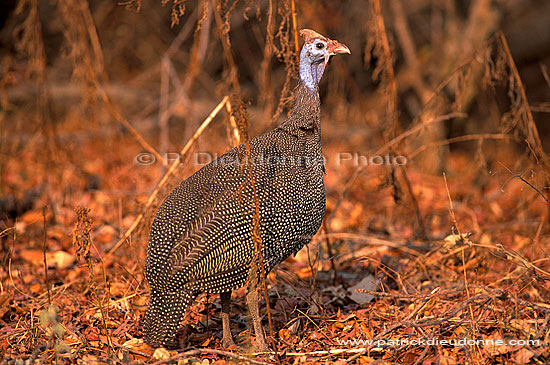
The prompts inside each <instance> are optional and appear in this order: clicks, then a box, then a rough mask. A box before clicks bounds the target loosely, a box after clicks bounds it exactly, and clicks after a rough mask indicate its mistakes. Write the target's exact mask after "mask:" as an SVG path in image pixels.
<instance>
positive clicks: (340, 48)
mask: <svg viewBox="0 0 550 365" xmlns="http://www.w3.org/2000/svg"><path fill="white" fill-rule="evenodd" d="M328 53H329V55H331V56H334V55H335V54H338V53H347V54H351V51H350V50H349V48H348V46H346V45H345V44H342V43H340V42H338V41H333V40H331V41H330V43H329V45H328Z"/></svg>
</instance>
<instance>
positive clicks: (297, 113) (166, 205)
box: [144, 30, 349, 349]
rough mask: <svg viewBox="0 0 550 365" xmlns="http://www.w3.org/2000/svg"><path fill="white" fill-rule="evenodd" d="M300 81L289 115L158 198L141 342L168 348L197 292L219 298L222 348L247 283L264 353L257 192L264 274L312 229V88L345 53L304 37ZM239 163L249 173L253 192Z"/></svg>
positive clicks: (317, 166) (315, 125) (319, 174)
mask: <svg viewBox="0 0 550 365" xmlns="http://www.w3.org/2000/svg"><path fill="white" fill-rule="evenodd" d="M301 35H302V36H303V37H304V38H305V44H304V47H303V49H302V52H301V58H300V78H301V81H300V83H299V85H298V87H297V90H296V91H295V101H294V107H293V110H292V112H291V114H290V116H289V118H288V119H287V120H286V121H285V122H283V123H282V124H281V125H280V126H279V127H277V128H275V129H274V130H273V131H271V132H269V133H266V134H263V135H261V136H258V137H256V138H253V139H251V140H250V143H249V145H250V160H248V154H247V153H246V148H245V146H244V145H240V146H238V147H235V148H233V149H232V150H230V151H229V152H227V153H225V154H224V155H223V156H221V157H219V158H218V159H216V160H214V161H212V162H211V163H210V164H208V165H206V166H204V167H203V168H202V169H200V170H199V171H197V172H196V173H195V174H193V175H191V176H190V177H189V178H188V179H187V180H185V181H183V182H182V183H181V184H180V185H179V186H178V187H176V188H175V189H174V190H173V191H172V192H171V193H170V194H169V195H168V196H167V197H166V199H165V200H164V202H163V203H162V205H161V206H160V208H159V210H158V212H157V215H156V217H155V219H154V221H153V224H152V226H151V233H150V237H149V244H148V249H147V262H146V277H147V280H148V282H149V284H150V287H151V295H150V300H149V306H148V308H147V312H146V315H145V321H144V339H145V341H146V342H147V343H149V344H150V345H153V346H169V347H171V346H174V345H176V343H175V341H174V338H175V334H176V331H177V329H178V327H179V325H180V322H181V320H182V319H183V316H184V313H185V310H186V308H187V307H188V306H189V305H190V304H191V303H192V301H193V299H194V298H195V297H196V295H197V294H199V293H220V294H221V297H222V312H223V313H222V317H223V318H222V319H223V327H224V328H223V337H224V338H223V340H224V341H223V342H224V345H226V346H227V345H229V344H232V343H233V340H232V338H231V332H230V330H229V299H230V295H231V291H232V290H234V289H237V288H240V287H242V286H244V285H245V284H247V281H248V283H249V285H250V287H249V294H248V296H247V301H248V304H249V309H250V312H251V315H252V320H253V324H254V330H255V334H256V344H257V346H258V347H260V348H261V349H265V348H266V345H265V340H264V336H263V330H262V327H261V323H260V319H259V314H258V304H257V293H256V292H257V291H256V287H255V282H253V281H250V280H249V276H250V273H251V263H252V261H253V259H254V258H255V243H254V241H253V239H252V234H253V227H254V214H256V213H255V212H256V206H255V204H256V202H255V197H254V196H255V194H254V187H255V190H256V196H257V202H258V208H259V222H260V230H259V231H260V236H261V246H262V258H263V263H264V270H263V271H264V273H268V272H269V271H270V270H271V269H273V267H275V265H277V264H278V263H280V262H281V261H283V260H284V259H286V258H287V257H288V256H290V255H291V254H293V253H296V252H298V251H299V250H300V249H301V248H302V247H303V246H304V245H305V244H307V243H309V242H310V240H311V238H312V237H313V235H315V233H316V232H317V231H318V229H319V227H320V225H321V222H322V219H323V216H324V213H325V188H324V184H323V172H324V165H323V156H322V151H321V119H320V102H319V95H318V91H317V86H318V83H319V81H320V78H321V76H322V74H323V71H324V68H325V66H326V65H327V62H328V60H329V57H330V56H332V55H334V54H337V53H349V49H348V48H347V47H346V46H344V45H342V44H340V43H338V42H337V41H334V40H330V39H327V38H325V37H324V36H321V35H320V34H318V33H316V32H314V31H311V30H303V31H301ZM248 166H251V168H252V176H253V180H254V184H255V185H254V187H253V185H252V183H251V179H250V175H249V169H248Z"/></svg>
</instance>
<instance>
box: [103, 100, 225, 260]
mask: <svg viewBox="0 0 550 365" xmlns="http://www.w3.org/2000/svg"><path fill="white" fill-rule="evenodd" d="M228 99H229V98H228V97H227V96H224V98H223V99H222V101H220V103H219V104H218V105H217V106H216V107H215V108H214V110H212V112H211V113H210V115H209V116H208V117H207V118H206V119H205V120H204V121H203V122H202V124H201V125H200V126H199V128H197V130H196V131H195V133H194V134H193V136H192V137H191V138H190V139H189V140H188V141H187V143H186V144H185V146H184V147H183V149H182V150H181V151H180V153H179V158H178V159H176V160H175V161H174V162H172V165H170V167H169V168H168V170H167V171H166V173H165V174H164V176H163V177H162V179H161V180H160V181H159V183H158V184H157V186H156V188H155V190H153V192H152V193H151V194H150V195H149V198H148V199H147V202H146V203H145V205H144V206H143V208H142V211H141V213H139V215H138V216H137V218H136V219H135V220H134V223H132V225H131V226H130V228H128V230H127V231H126V233H124V235H123V236H122V238H121V239H120V240H118V242H117V243H116V244H115V245H114V246H113V247H112V248H111V249H110V250H109V252H107V255H106V257H109V256H110V255H112V254H113V253H114V252H115V251H116V250H117V249H118V248H119V247H120V246H121V245H122V244H123V243H124V242H125V241H126V240H127V239H128V238H129V237H130V235H131V234H132V232H134V230H135V229H136V227H137V226H138V225H139V224H140V223H141V221H142V219H143V217H144V216H145V212H146V211H147V209H149V208H150V207H151V205H152V204H153V202H154V201H155V199H156V197H157V195H158V193H159V191H160V189H161V188H162V187H163V186H164V184H166V182H167V181H168V178H169V177H170V176H172V174H173V173H174V171H175V170H176V167H178V165H179V164H180V163H181V161H183V159H184V158H185V156H186V155H187V153H188V152H189V150H190V149H191V147H192V146H193V144H194V143H195V141H196V140H197V139H198V138H199V136H200V135H201V134H202V132H204V130H205V129H206V127H208V125H209V124H210V123H211V122H212V120H213V119H214V117H216V115H218V113H219V112H220V110H221V109H222V108H223V107H224V105H225V103H226V102H227V100H228Z"/></svg>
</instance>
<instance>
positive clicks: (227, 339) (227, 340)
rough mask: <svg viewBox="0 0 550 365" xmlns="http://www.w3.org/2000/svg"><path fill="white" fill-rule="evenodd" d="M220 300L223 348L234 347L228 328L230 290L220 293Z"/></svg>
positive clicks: (229, 328)
mask: <svg viewBox="0 0 550 365" xmlns="http://www.w3.org/2000/svg"><path fill="white" fill-rule="evenodd" d="M220 299H221V300H222V325H223V341H222V344H223V347H229V346H231V345H235V342H233V336H231V327H229V306H230V305H231V290H230V291H227V292H224V293H220Z"/></svg>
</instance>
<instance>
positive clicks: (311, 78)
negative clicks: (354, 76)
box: [300, 29, 351, 92]
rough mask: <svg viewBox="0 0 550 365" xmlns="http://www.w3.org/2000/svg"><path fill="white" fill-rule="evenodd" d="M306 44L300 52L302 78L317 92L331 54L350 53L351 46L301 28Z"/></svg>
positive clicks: (310, 88)
mask: <svg viewBox="0 0 550 365" xmlns="http://www.w3.org/2000/svg"><path fill="white" fill-rule="evenodd" d="M300 35H301V36H302V37H303V38H304V45H303V47H302V52H301V53H300V78H301V79H302V81H303V82H304V84H305V85H306V86H307V88H308V89H309V90H310V91H311V92H315V90H316V89H317V85H318V84H319V81H321V77H322V76H323V72H324V71H325V67H326V65H327V63H328V61H329V60H330V57H331V56H334V55H336V54H339V53H350V54H351V51H350V50H349V48H348V47H347V46H346V45H345V44H342V43H340V42H338V41H336V40H332V39H328V38H327V37H325V36H323V35H321V34H319V33H317V32H316V31H314V30H311V29H302V30H300Z"/></svg>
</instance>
